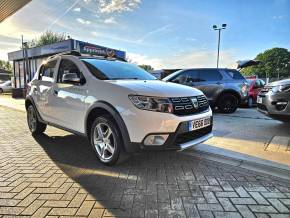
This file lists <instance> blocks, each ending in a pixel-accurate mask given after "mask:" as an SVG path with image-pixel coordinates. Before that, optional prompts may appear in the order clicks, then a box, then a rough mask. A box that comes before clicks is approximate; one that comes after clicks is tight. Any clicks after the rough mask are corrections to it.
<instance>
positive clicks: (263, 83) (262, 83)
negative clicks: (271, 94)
mask: <svg viewBox="0 0 290 218" xmlns="http://www.w3.org/2000/svg"><path fill="white" fill-rule="evenodd" d="M260 83H261V87H260V88H263V87H264V86H265V84H266V83H265V82H264V81H263V80H261V79H260Z"/></svg>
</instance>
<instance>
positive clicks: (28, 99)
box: [25, 96, 46, 123]
mask: <svg viewBox="0 0 290 218" xmlns="http://www.w3.org/2000/svg"><path fill="white" fill-rule="evenodd" d="M29 103H31V104H32V105H33V107H34V108H35V110H36V115H37V119H38V120H39V121H41V122H42V123H46V122H45V121H44V120H43V119H42V117H41V116H40V114H39V112H38V110H37V107H36V105H35V102H34V100H33V98H32V97H31V96H26V98H25V109H26V110H27V108H28V104H29Z"/></svg>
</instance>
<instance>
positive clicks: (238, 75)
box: [224, 70, 245, 80]
mask: <svg viewBox="0 0 290 218" xmlns="http://www.w3.org/2000/svg"><path fill="white" fill-rule="evenodd" d="M224 72H225V73H226V74H227V75H229V76H230V77H231V78H233V79H235V80H244V79H245V78H244V77H243V76H242V74H241V73H240V72H239V71H237V70H224Z"/></svg>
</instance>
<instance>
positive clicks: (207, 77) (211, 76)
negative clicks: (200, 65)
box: [199, 69, 223, 82]
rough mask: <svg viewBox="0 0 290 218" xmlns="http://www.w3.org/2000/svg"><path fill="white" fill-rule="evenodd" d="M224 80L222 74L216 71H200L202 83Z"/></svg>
mask: <svg viewBox="0 0 290 218" xmlns="http://www.w3.org/2000/svg"><path fill="white" fill-rule="evenodd" d="M222 78H223V77H222V75H221V74H220V72H219V71H218V70H215V69H207V70H200V72H199V79H200V81H201V82H208V81H219V80H221V79H222Z"/></svg>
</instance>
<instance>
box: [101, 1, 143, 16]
mask: <svg viewBox="0 0 290 218" xmlns="http://www.w3.org/2000/svg"><path fill="white" fill-rule="evenodd" d="M140 4H141V0H100V1H99V11H100V12H101V13H114V12H118V13H121V12H125V11H133V10H134V9H136V8H137V7H138V6H139V5H140Z"/></svg>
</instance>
